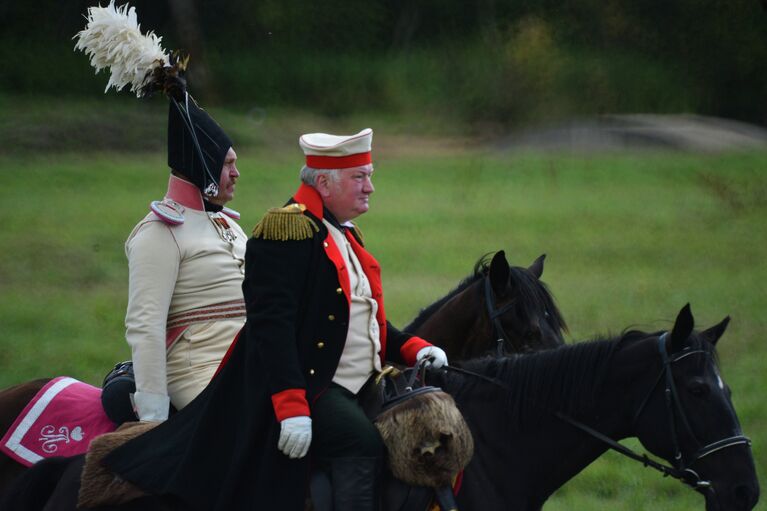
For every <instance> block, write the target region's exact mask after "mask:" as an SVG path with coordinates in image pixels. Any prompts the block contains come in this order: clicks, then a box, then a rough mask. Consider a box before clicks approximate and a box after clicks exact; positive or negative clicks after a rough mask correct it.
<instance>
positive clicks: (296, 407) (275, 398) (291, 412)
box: [272, 389, 311, 422]
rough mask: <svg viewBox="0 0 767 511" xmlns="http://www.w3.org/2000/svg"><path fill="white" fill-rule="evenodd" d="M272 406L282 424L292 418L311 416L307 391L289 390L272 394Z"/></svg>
mask: <svg viewBox="0 0 767 511" xmlns="http://www.w3.org/2000/svg"><path fill="white" fill-rule="evenodd" d="M272 406H273V407H274V415H275V416H276V417H277V420H278V421H280V422H282V421H283V420H285V419H289V418H290V417H300V416H307V417H308V416H310V415H311V413H310V412H309V403H307V402H306V389H287V390H283V391H282V392H278V393H276V394H272Z"/></svg>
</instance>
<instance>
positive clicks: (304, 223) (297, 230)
mask: <svg viewBox="0 0 767 511" xmlns="http://www.w3.org/2000/svg"><path fill="white" fill-rule="evenodd" d="M304 211H306V206H304V205H303V204H289V205H287V206H285V207H284V208H272V209H270V210H269V211H267V212H266V214H265V215H264V217H263V218H262V219H261V221H260V222H258V224H257V225H256V226H255V227H254V228H253V237H254V238H262V239H265V240H276V241H287V240H305V239H308V238H311V237H312V236H314V233H316V232H319V230H320V229H319V227H317V225H316V224H315V223H314V221H313V220H312V219H311V218H309V217H308V216H306V215H304Z"/></svg>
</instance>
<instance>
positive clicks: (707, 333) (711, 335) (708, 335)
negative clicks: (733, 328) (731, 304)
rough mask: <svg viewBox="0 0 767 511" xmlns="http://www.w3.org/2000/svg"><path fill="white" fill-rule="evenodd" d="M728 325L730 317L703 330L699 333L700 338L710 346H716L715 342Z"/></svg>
mask: <svg viewBox="0 0 767 511" xmlns="http://www.w3.org/2000/svg"><path fill="white" fill-rule="evenodd" d="M729 323H730V316H727V317H726V318H724V319H723V320H722V321H721V322H720V323H719V324H718V325H714V326H712V327H711V328H709V329H707V330H704V331H702V332H701V333H700V336H701V337H702V338H703V339H705V340H706V341H708V342H710V343H711V344H714V345H715V344H716V341H718V340H719V338H720V337H721V336H722V334H724V331H725V330H727V325H728V324H729Z"/></svg>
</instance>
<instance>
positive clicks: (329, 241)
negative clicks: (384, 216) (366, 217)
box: [105, 129, 447, 511]
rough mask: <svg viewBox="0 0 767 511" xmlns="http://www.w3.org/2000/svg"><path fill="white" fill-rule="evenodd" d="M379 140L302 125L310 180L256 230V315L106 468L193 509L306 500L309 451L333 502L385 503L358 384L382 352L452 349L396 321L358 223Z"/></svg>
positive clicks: (411, 356) (360, 508)
mask: <svg viewBox="0 0 767 511" xmlns="http://www.w3.org/2000/svg"><path fill="white" fill-rule="evenodd" d="M371 142H372V130H370V129H366V130H363V131H361V132H360V133H358V134H356V135H352V136H334V135H327V134H321V133H314V134H309V135H304V136H302V137H301V139H300V145H301V147H302V149H303V150H304V154H305V155H306V165H305V166H304V168H303V169H302V171H301V180H302V184H301V186H300V188H299V189H298V191H297V192H296V193H295V194H294V196H293V197H292V198H291V200H290V201H289V203H288V205H287V206H285V207H283V208H275V209H272V210H270V211H269V212H268V213H267V214H266V215H265V216H264V218H263V219H262V220H261V222H259V224H258V225H257V226H256V228H255V230H254V231H253V237H252V238H251V239H250V241H249V242H248V246H247V252H246V262H245V281H244V283H243V292H244V295H245V303H246V309H247V321H246V324H245V327H244V329H243V331H242V332H241V334H240V336H239V339H238V341H236V342H235V343H234V344H233V346H232V348H231V349H230V352H229V354H228V355H227V358H226V359H225V362H224V364H223V368H222V370H221V372H220V373H219V375H218V376H217V377H215V378H214V379H213V381H212V382H211V384H210V385H209V387H208V388H207V389H206V390H205V391H204V392H203V394H201V396H200V397H199V398H198V399H196V400H195V401H193V402H192V403H191V404H190V405H189V406H188V407H186V408H185V409H184V410H182V411H181V412H180V413H179V414H178V415H176V416H174V417H172V418H171V419H170V420H169V421H167V422H166V423H163V424H162V425H160V426H159V427H157V428H156V429H154V430H153V431H151V432H149V433H148V434H145V435H143V436H142V437H139V438H138V439H136V440H134V441H132V442H130V443H129V444H126V446H124V447H123V448H121V449H119V450H117V451H115V452H114V453H113V454H112V455H111V456H109V457H108V458H107V460H106V463H105V464H106V465H107V466H108V467H109V468H111V469H112V470H113V471H115V472H116V473H118V474H119V475H121V476H122V477H123V478H125V479H126V480H128V481H131V482H133V483H135V484H137V485H138V486H139V487H141V488H143V489H144V490H146V491H149V492H150V493H154V494H162V495H169V496H172V498H173V499H176V498H178V499H181V500H182V501H183V502H184V503H185V505H188V506H189V507H191V508H193V509H205V510H210V509H275V510H276V509H280V510H290V509H296V510H298V509H302V508H303V502H304V499H305V496H306V487H307V481H308V472H309V458H311V463H312V465H313V466H315V467H319V468H321V469H325V470H327V471H328V472H329V473H330V474H331V479H332V485H333V502H334V509H336V510H339V511H342V510H355V511H364V510H368V509H369V510H373V509H376V506H377V498H376V496H375V495H376V492H375V479H376V473H377V471H378V467H380V465H381V460H382V458H383V454H384V452H383V451H384V447H383V443H382V441H381V438H380V436H379V435H378V431H377V430H376V428H375V427H374V426H373V425H372V423H370V421H369V420H368V419H367V418H366V417H365V414H364V413H363V411H362V409H361V407H360V405H359V403H358V401H357V396H358V393H359V391H360V389H361V388H362V387H363V386H364V384H365V383H366V382H367V381H368V380H369V379H370V378H371V377H373V376H374V375H375V374H376V373H377V372H378V371H379V370H380V369H381V365H382V363H383V361H384V360H389V361H393V362H400V363H405V364H408V365H412V364H414V363H415V362H416V361H420V360H422V359H424V358H426V359H429V360H431V363H432V364H433V365H434V366H435V367H440V366H442V365H444V364H446V363H447V358H446V356H445V353H444V352H443V351H442V350H441V349H439V348H437V347H434V346H431V345H430V344H429V343H428V342H427V341H425V340H423V339H421V338H419V337H415V336H411V335H409V334H406V333H404V332H400V331H398V330H397V329H396V328H394V327H393V326H392V325H391V324H390V323H389V322H387V321H386V316H385V313H384V303H383V293H382V285H381V269H380V266H379V264H378V262H377V261H376V260H375V259H374V258H373V256H372V255H370V253H368V252H367V251H366V250H365V248H363V244H362V240H361V238H360V236H359V231H358V230H357V229H356V227H355V226H354V224H352V223H351V220H352V219H353V218H356V217H357V216H359V215H361V214H362V213H365V212H366V211H367V210H368V207H369V198H370V195H371V194H372V193H373V191H374V188H373V185H372V182H371V176H372V173H373V166H372V160H371V151H370V149H371ZM310 447H311V449H310ZM307 453H310V456H307Z"/></svg>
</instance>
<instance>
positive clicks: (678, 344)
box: [671, 303, 695, 353]
mask: <svg viewBox="0 0 767 511" xmlns="http://www.w3.org/2000/svg"><path fill="white" fill-rule="evenodd" d="M694 327H695V318H693V317H692V311H691V310H690V304H689V303H688V304H687V305H685V306H684V307H682V310H680V311H679V314H678V315H677V317H676V321H674V328H673V329H672V330H671V353H675V352H677V351H679V350H681V349H682V348H683V347H684V343H685V341H687V338H688V337H690V334H691V333H692V329H693V328H694Z"/></svg>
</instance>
